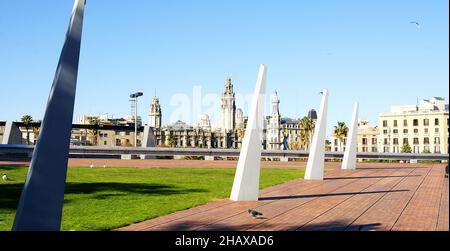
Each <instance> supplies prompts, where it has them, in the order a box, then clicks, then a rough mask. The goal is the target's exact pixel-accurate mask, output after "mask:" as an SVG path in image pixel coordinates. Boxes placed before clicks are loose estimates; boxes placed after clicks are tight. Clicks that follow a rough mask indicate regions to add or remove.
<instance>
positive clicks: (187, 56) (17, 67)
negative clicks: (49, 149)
mask: <svg viewBox="0 0 450 251" xmlns="http://www.w3.org/2000/svg"><path fill="white" fill-rule="evenodd" d="M448 4H449V3H448V0H420V1H419V0H395V1H392V0H371V1H369V0H340V1H335V0H327V1H326V0H308V1H306V0H305V1H302V0H292V1H288V0H277V1H275V0H248V1H242V0H227V1H224V0H223V1H218V0H217V1H206V0H203V1H201V0H190V1H185V0H152V1H149V0H130V1H118V0H88V1H87V6H86V13H85V23H84V33H83V42H82V52H81V61H80V68H79V78H78V87H77V99H76V107H75V114H74V116H75V117H76V116H77V115H82V114H98V113H109V114H110V115H114V116H115V117H119V116H124V115H127V114H129V113H130V108H129V101H128V95H129V94H130V93H131V92H133V91H142V92H144V93H145V96H144V98H143V99H141V100H140V107H141V110H140V115H142V116H146V114H147V111H148V107H149V105H150V102H151V99H152V97H153V95H154V93H155V90H156V93H157V95H158V96H159V97H160V99H161V103H162V108H163V113H164V115H165V116H164V119H163V123H164V124H166V123H168V122H169V114H170V113H171V112H172V111H173V110H175V109H176V108H177V107H172V106H171V105H170V99H171V97H172V96H173V95H174V94H176V93H185V94H187V95H189V96H192V89H193V87H194V86H196V85H198V86H201V88H202V92H203V93H204V94H206V93H217V94H220V92H221V91H222V89H223V83H224V80H225V78H226V77H227V76H231V77H232V78H233V79H234V82H235V91H236V92H239V93H243V94H249V93H252V91H253V88H254V86H255V81H256V77H257V71H258V67H259V64H261V63H264V64H266V65H267V66H268V79H267V80H268V82H267V92H268V94H270V93H272V92H273V91H274V90H275V89H276V90H277V91H278V93H279V96H280V99H281V112H282V115H283V116H284V117H293V118H298V117H302V116H304V115H306V113H307V111H308V110H309V109H310V108H316V109H317V108H318V106H319V104H320V96H319V95H318V93H319V92H320V91H321V89H322V88H324V87H327V88H328V89H329V91H330V100H329V104H330V108H329V111H328V114H329V116H328V122H329V126H330V127H331V126H332V125H334V124H336V123H337V121H349V120H350V118H351V111H352V108H353V103H354V102H355V101H356V100H358V101H359V102H360V106H361V107H360V116H361V117H362V118H366V119H369V120H370V121H371V122H372V123H376V122H377V117H378V114H379V113H380V112H386V111H389V109H390V105H393V104H414V103H415V102H416V99H417V98H418V97H419V98H429V97H432V96H441V97H444V98H446V99H447V102H448V92H449V87H448V83H449V71H448V68H449V58H448V55H449V51H448V50H449V40H448V38H449V33H448V32H449V27H448V21H449V20H448V19H449V13H448V7H449V6H448ZM72 6H73V1H71V0H58V1H55V0H1V1H0V10H1V11H2V15H0V87H1V88H0V107H2V109H1V110H0V120H19V119H20V117H21V116H22V115H24V114H31V115H32V116H33V117H34V118H36V119H40V118H42V117H43V113H44V109H45V105H46V102H47V97H48V93H49V90H50V86H51V83H52V80H53V77H54V73H55V67H56V64H57V61H58V57H59V54H60V51H61V48H62V45H63V42H64V36H65V32H66V29H67V25H68V21H69V15H70V12H71V9H72ZM410 21H419V22H420V23H421V27H420V29H419V28H417V27H416V26H415V25H413V24H411V23H410ZM268 100H269V99H268ZM144 106H145V110H144V109H142V108H143V107H144ZM245 108H247V107H245ZM145 121H146V118H145Z"/></svg>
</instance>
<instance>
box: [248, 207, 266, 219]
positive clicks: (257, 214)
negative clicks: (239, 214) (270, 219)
mask: <svg viewBox="0 0 450 251" xmlns="http://www.w3.org/2000/svg"><path fill="white" fill-rule="evenodd" d="M248 213H249V214H250V215H251V216H252V217H254V218H256V217H258V216H262V215H263V214H262V213H260V212H257V211H255V210H252V209H249V210H248Z"/></svg>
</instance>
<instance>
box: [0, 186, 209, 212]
mask: <svg viewBox="0 0 450 251" xmlns="http://www.w3.org/2000/svg"><path fill="white" fill-rule="evenodd" d="M22 189H23V184H7V185H1V186H0V209H13V210H15V209H16V208H17V205H18V202H19V199H20V194H21V193H22ZM205 192H209V191H208V190H206V189H195V188H194V189H186V188H181V187H178V186H173V185H162V184H140V183H67V186H66V192H65V194H66V195H67V194H79V195H83V194H87V195H92V199H99V200H106V199H109V198H111V197H119V196H127V195H128V194H142V195H161V196H170V195H177V194H188V193H205ZM70 202H71V200H68V199H65V200H64V203H65V204H67V203H70Z"/></svg>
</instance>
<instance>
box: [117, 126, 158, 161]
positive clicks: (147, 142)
mask: <svg viewBox="0 0 450 251" xmlns="http://www.w3.org/2000/svg"><path fill="white" fill-rule="evenodd" d="M142 147H144V148H148V147H156V140H155V134H154V133H153V129H152V128H151V127H150V126H145V127H144V138H143V140H142ZM122 157H123V156H122ZM140 157H141V159H154V158H155V157H154V156H151V155H145V154H142V155H141V156H140Z"/></svg>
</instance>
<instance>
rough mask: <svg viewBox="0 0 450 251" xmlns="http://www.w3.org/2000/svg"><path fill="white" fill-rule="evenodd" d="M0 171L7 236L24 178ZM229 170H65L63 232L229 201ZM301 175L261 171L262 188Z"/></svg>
mask: <svg viewBox="0 0 450 251" xmlns="http://www.w3.org/2000/svg"><path fill="white" fill-rule="evenodd" d="M27 170H28V169H27V168H26V167H1V166H0V174H1V173H6V174H8V176H9V177H10V178H12V179H13V181H11V182H7V183H5V182H3V181H1V180H0V231H5V230H7V231H8V230H10V229H11V226H12V222H13V220H14V214H15V209H16V207H17V203H18V200H19V197H20V193H21V191H22V188H23V182H24V180H25V177H26V173H27ZM234 172H235V170H234V169H193V168H192V169H182V168H175V169H174V168H170V169H168V168H158V169H139V168H128V167H127V168H107V169H103V168H98V169H90V168H69V172H68V177H67V187H66V194H65V200H64V212H63V222H62V230H81V231H86V230H87V231H90V230H111V229H114V228H118V227H122V226H126V225H129V224H132V223H136V222H141V221H144V220H148V219H151V218H155V217H158V216H161V215H166V214H169V213H172V212H176V211H180V210H184V209H188V208H191V207H195V206H199V205H203V204H206V203H208V202H209V201H212V200H215V199H223V198H228V196H229V194H230V191H231V186H232V183H233V179H234ZM303 175H304V171H302V170H295V169H262V170H261V182H260V183H261V184H260V187H261V188H265V187H270V186H274V185H277V184H282V183H284V182H287V181H289V180H293V179H297V178H302V177H303Z"/></svg>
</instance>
